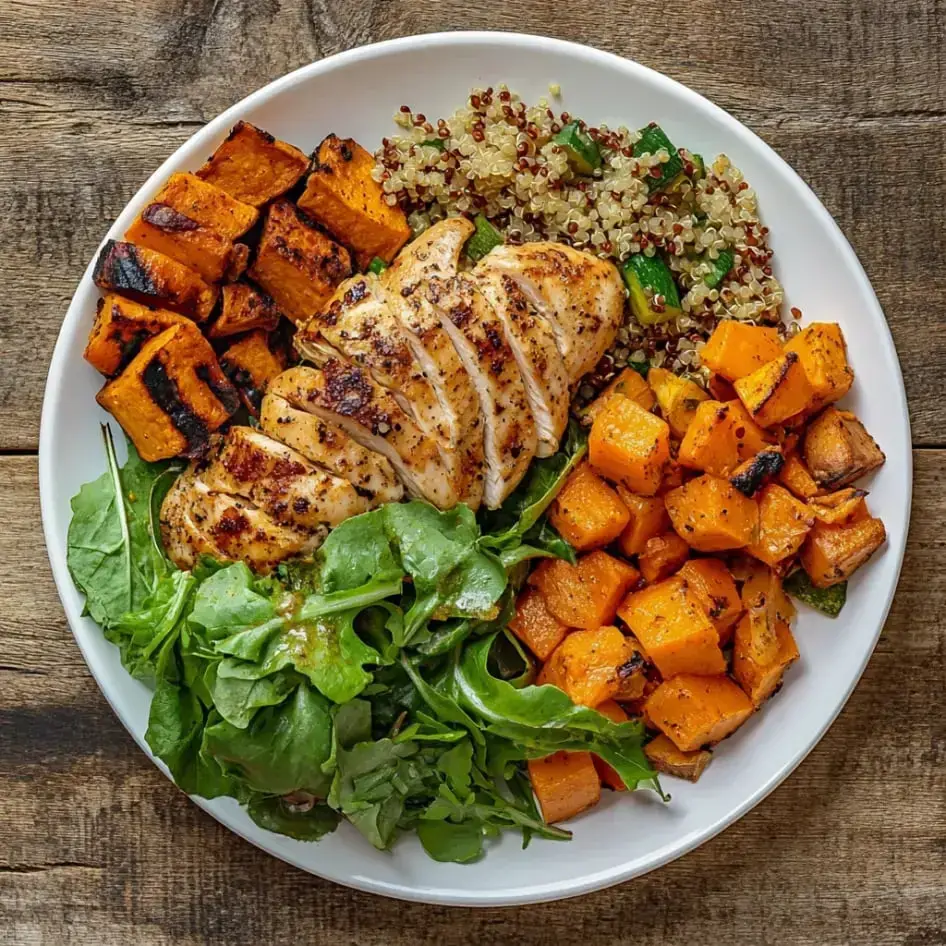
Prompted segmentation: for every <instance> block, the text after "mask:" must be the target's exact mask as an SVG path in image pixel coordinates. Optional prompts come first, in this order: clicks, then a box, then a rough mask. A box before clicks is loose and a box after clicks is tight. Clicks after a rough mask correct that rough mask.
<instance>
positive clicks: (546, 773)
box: [528, 752, 601, 824]
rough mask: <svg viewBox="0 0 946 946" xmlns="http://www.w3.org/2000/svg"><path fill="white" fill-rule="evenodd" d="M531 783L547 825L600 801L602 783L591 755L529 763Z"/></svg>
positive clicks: (552, 757) (564, 754) (566, 755)
mask: <svg viewBox="0 0 946 946" xmlns="http://www.w3.org/2000/svg"><path fill="white" fill-rule="evenodd" d="M528 767H529V779H530V780H531V782H532V791H533V792H534V793H535V798H536V801H537V802H538V803H539V811H541V812H542V817H543V818H544V819H545V821H546V822H547V823H548V824H552V823H553V822H556V821H565V820H566V819H568V818H574V817H575V815H580V814H581V813H582V812H583V811H585V810H586V809H588V808H592V807H594V806H595V805H597V804H598V802H599V801H600V800H601V782H600V781H599V779H598V772H597V770H596V769H595V764H594V762H593V761H592V758H591V753H590V752H556V753H555V754H554V755H549V756H546V757H545V758H544V759H530V760H529V762H528Z"/></svg>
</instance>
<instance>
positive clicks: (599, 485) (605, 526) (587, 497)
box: [549, 463, 630, 552]
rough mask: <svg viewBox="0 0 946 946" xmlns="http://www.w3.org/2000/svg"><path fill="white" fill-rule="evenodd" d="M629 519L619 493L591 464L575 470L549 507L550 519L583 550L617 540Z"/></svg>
mask: <svg viewBox="0 0 946 946" xmlns="http://www.w3.org/2000/svg"><path fill="white" fill-rule="evenodd" d="M629 519H630V513H629V512H628V509H627V507H626V506H625V505H624V503H622V502H621V500H620V499H619V498H618V494H617V493H616V492H615V491H614V490H613V489H612V488H611V487H610V486H609V485H608V484H607V483H605V481H604V480H603V479H601V477H600V476H598V474H597V473H595V472H594V470H592V469H591V467H590V466H589V465H588V464H587V463H581V464H579V465H578V467H577V468H576V469H575V470H574V471H573V472H572V474H571V475H570V476H569V477H568V479H567V480H566V481H565V485H564V486H563V487H562V489H561V490H560V491H559V494H558V496H556V497H555V500H554V501H553V503H552V506H551V508H550V510H549V521H550V522H551V523H552V525H553V526H555V528H556V529H557V530H558V533H559V535H561V536H562V538H563V539H565V540H566V541H567V542H570V543H571V544H572V545H573V546H574V547H575V548H576V549H577V550H578V551H579V552H584V551H587V550H588V549H596V548H602V547H603V546H605V545H608V544H609V543H611V542H613V541H614V540H615V539H616V538H617V537H618V536H619V535H620V534H621V533H622V532H623V531H624V527H625V526H626V525H627V523H628V521H629Z"/></svg>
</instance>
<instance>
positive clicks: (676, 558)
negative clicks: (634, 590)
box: [637, 532, 690, 584]
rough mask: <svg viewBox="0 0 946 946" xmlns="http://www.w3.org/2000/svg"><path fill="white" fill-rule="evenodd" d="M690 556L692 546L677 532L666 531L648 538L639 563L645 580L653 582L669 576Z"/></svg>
mask: <svg viewBox="0 0 946 946" xmlns="http://www.w3.org/2000/svg"><path fill="white" fill-rule="evenodd" d="M689 557H690V546H689V545H687V544H686V542H684V541H683V539H681V538H680V536H678V535H677V534H676V532H664V533H663V534H661V535H655V536H654V537H653V538H651V539H648V540H647V543H646V544H645V545H644V551H643V552H641V553H640V557H639V558H638V562H637V565H638V567H639V568H640V572H641V577H642V578H643V579H644V581H646V582H647V583H648V584H653V583H654V582H655V581H663V580H664V579H665V578H669V577H670V576H671V575H672V574H673V573H674V572H676V571H677V570H679V568H680V567H681V566H682V565H683V563H684V562H685V561H686V560H687V559H688V558H689Z"/></svg>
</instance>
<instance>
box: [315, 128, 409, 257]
mask: <svg viewBox="0 0 946 946" xmlns="http://www.w3.org/2000/svg"><path fill="white" fill-rule="evenodd" d="M374 164H375V162H374V156H373V155H371V154H369V153H368V152H367V151H365V149H364V148H362V147H361V145H360V144H358V143H357V142H356V141H354V140H353V139H352V138H339V137H338V136H337V135H329V136H328V137H327V138H326V139H324V140H323V142H322V143H321V144H320V145H319V150H318V152H317V153H316V155H315V156H314V160H313V165H312V172H311V173H310V174H309V179H308V181H307V182H306V188H305V193H304V194H303V195H302V196H301V197H300V198H299V206H300V207H301V208H302V209H303V210H304V211H305V212H306V213H307V214H309V215H310V216H311V217H312V218H313V219H315V220H317V221H318V222H319V223H321V224H322V226H323V227H325V229H326V230H328V231H329V233H331V234H332V235H333V236H334V237H335V239H337V240H340V241H341V242H342V243H344V244H345V245H346V246H348V247H350V248H351V249H352V250H354V251H355V256H356V257H357V260H358V267H359V268H360V269H367V268H368V264H369V263H370V262H371V261H372V260H373V259H374V258H375V257H378V258H379V259H382V260H384V261H385V262H386V263H390V262H391V260H392V259H394V256H395V254H396V253H397V251H398V250H399V249H400V248H401V247H402V246H403V245H404V244H405V243H406V242H407V241H408V240H409V239H410V237H411V228H410V226H409V225H408V223H407V217H406V216H405V215H404V211H403V210H401V208H400V207H399V206H398V205H397V204H394V205H393V206H391V205H390V204H388V202H387V201H386V200H385V194H384V190H383V189H382V187H381V185H380V184H379V183H378V182H377V181H376V180H375V179H374V178H373V177H372V176H371V172H372V171H373V170H374Z"/></svg>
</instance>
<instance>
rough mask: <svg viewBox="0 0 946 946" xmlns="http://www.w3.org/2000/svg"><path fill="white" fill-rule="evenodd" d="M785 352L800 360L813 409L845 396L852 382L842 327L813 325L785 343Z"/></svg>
mask: <svg viewBox="0 0 946 946" xmlns="http://www.w3.org/2000/svg"><path fill="white" fill-rule="evenodd" d="M785 351H787V352H795V353H797V355H798V357H799V359H800V360H801V366H802V368H804V369H805V374H806V376H807V377H808V383H809V384H810V385H811V387H812V389H813V390H814V392H815V397H816V404H815V405H814V406H815V407H821V406H823V405H825V404H832V403H834V402H835V401H837V400H838V399H839V398H842V397H844V395H845V394H847V392H848V391H849V390H850V388H851V385H852V384H853V383H854V372H853V371H852V370H851V366H850V365H849V364H848V361H847V348H846V346H845V344H844V334H843V333H842V332H841V326H840V325H837V324H836V323H834V322H812V323H811V325H809V326H807V327H806V328H805V329H803V330H802V331H801V332H799V334H798V335H796V336H795V337H794V338H793V339H792V340H791V341H790V342H788V343H786V345H785Z"/></svg>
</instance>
